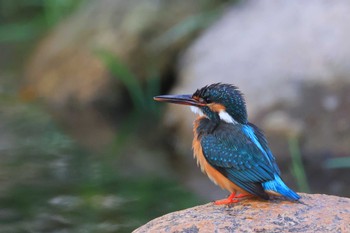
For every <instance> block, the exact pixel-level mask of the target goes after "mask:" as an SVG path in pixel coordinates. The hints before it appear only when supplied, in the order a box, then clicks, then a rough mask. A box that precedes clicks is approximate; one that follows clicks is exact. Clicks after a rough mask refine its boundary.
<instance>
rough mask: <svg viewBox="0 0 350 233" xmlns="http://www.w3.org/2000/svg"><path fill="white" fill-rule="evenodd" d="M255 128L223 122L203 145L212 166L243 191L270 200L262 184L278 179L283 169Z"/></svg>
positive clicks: (205, 139) (204, 137)
mask: <svg viewBox="0 0 350 233" xmlns="http://www.w3.org/2000/svg"><path fill="white" fill-rule="evenodd" d="M257 130H258V129H257V128H256V127H254V126H253V125H239V124H237V125H233V124H226V123H222V124H220V125H219V126H218V128H217V129H216V130H215V131H213V133H211V134H203V135H202V138H201V146H202V149H203V154H204V156H205V158H206V159H207V161H208V162H209V164H211V165H212V166H213V167H214V168H216V169H217V170H218V171H219V172H221V173H222V174H223V175H224V176H226V177H227V178H228V179H230V180H231V181H232V182H234V183H235V184H237V185H238V186H240V187H241V188H242V189H244V190H246V191H248V192H250V193H252V194H255V195H257V196H260V197H262V198H264V199H268V195H267V194H266V193H265V191H264V187H263V185H262V183H264V182H267V181H271V180H274V179H275V174H279V172H280V171H279V169H278V167H277V164H276V163H275V158H274V157H273V155H272V153H271V151H270V150H269V149H268V146H267V142H266V139H265V137H263V134H262V133H261V132H260V131H257Z"/></svg>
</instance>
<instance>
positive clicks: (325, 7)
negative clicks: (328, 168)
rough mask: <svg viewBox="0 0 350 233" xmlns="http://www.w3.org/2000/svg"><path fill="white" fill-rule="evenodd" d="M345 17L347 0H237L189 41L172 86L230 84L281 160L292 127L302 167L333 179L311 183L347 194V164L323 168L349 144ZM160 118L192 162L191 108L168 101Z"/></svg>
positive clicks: (349, 14) (348, 16)
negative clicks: (334, 172) (338, 168)
mask: <svg viewBox="0 0 350 233" xmlns="http://www.w3.org/2000/svg"><path fill="white" fill-rule="evenodd" d="M349 21H350V1H346V0H337V1H331V2H330V1H327V0H311V1H303V0H296V1H281V0H272V1H259V0H249V1H241V3H240V4H239V5H234V6H232V7H231V8H230V9H227V11H226V12H225V14H224V15H223V16H222V17H221V19H220V20H218V22H216V23H215V24H214V25H213V26H212V27H211V28H209V29H208V30H207V31H205V33H203V34H202V35H201V36H200V37H199V38H198V39H197V40H196V41H195V42H194V43H193V44H192V46H190V48H189V49H188V51H187V52H186V53H185V55H184V57H183V59H182V61H181V62H180V67H179V69H180V73H179V74H180V80H179V82H178V84H177V86H176V87H175V88H174V89H173V90H172V93H177V94H182V93H183V94H187V93H189V94H190V93H193V92H194V91H195V90H196V89H197V88H200V87H203V86H204V85H207V84H211V83H214V82H225V83H232V84H235V85H237V86H238V87H239V88H240V90H241V91H242V92H243V93H244V95H245V97H246V102H247V107H248V115H249V120H250V121H251V122H252V123H254V124H256V125H257V126H259V127H260V128H262V129H263V130H264V131H265V133H266V135H267V138H268V141H269V144H270V146H271V149H272V151H273V153H274V154H275V156H276V157H277V158H278V161H279V163H280V164H283V163H282V162H284V161H286V160H287V159H288V158H290V152H289V146H290V145H289V144H288V142H289V139H290V136H291V135H296V136H297V137H298V139H299V140H300V143H299V144H300V150H301V154H302V155H303V158H304V159H305V160H306V161H305V164H309V165H310V166H312V167H307V172H309V173H310V175H309V174H308V175H309V176H310V177H312V176H314V177H315V175H313V174H322V176H324V177H322V179H318V178H319V177H318V176H317V177H315V178H316V179H318V180H330V179H333V180H334V182H332V183H333V184H332V187H331V186H329V187H324V190H317V191H318V192H322V193H334V194H337V195H342V194H344V193H346V194H347V195H348V193H350V189H347V188H346V187H349V185H348V181H346V180H344V177H347V176H348V175H349V171H348V170H347V171H346V169H343V170H342V171H339V173H341V174H339V175H330V172H325V171H324V170H323V169H324V166H323V165H324V164H325V163H326V160H327V159H329V158H332V157H341V156H346V155H348V151H350V144H349V143H348V142H349V140H350V121H349V118H348V116H349V115H350V101H349V100H350V78H349V77H350V65H349V62H348V61H349V59H350V46H349V43H348V42H347V41H349V40H350V27H349V26H348V24H347V23H346V22H349ZM164 119H165V124H166V125H168V126H169V128H171V129H174V132H175V133H176V136H175V139H176V140H173V141H176V143H174V147H176V149H177V151H178V152H179V154H183V155H186V157H185V158H187V160H188V161H187V162H186V164H191V163H192V161H191V156H189V155H190V154H191V151H190V148H191V142H192V122H193V120H194V116H193V113H192V112H191V111H190V110H189V109H185V108H184V107H183V106H175V105H169V108H168V112H167V115H166V117H165V118H164ZM193 167H194V166H193ZM193 167H191V168H188V171H189V172H191V171H195V169H194V168H193ZM345 172H347V175H346V174H345ZM183 174H186V172H183ZM194 176H195V174H188V173H187V174H186V181H187V182H189V183H196V184H195V185H198V180H199V179H198V177H196V178H193V179H192V181H191V177H194ZM332 176H333V178H331V177H332ZM188 177H190V179H189V178H188ZM334 177H337V179H334ZM201 182H202V181H201ZM205 182H206V181H203V183H205ZM316 183H317V181H316V180H311V182H310V184H311V185H314V184H316ZM335 183H338V184H335ZM189 186H191V187H193V184H190V185H189ZM316 186H321V185H315V187H316ZM207 187H211V186H209V185H206V186H205V188H207ZM205 188H204V187H202V188H199V190H202V189H205ZM312 188H313V187H312ZM313 190H315V189H313ZM346 190H347V191H346ZM209 193H212V192H209Z"/></svg>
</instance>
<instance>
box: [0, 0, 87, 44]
mask: <svg viewBox="0 0 350 233" xmlns="http://www.w3.org/2000/svg"><path fill="white" fill-rule="evenodd" d="M81 3H82V0H19V1H8V0H0V42H2V43H3V42H24V41H28V40H33V39H37V38H38V36H39V35H41V33H43V32H44V31H45V30H47V29H49V28H51V27H52V26H54V25H55V24H56V23H58V22H59V21H60V20H61V19H62V18H63V17H64V16H66V15H68V14H69V13H71V12H72V11H73V10H75V9H76V8H77V7H78V6H79V5H80V4H81Z"/></svg>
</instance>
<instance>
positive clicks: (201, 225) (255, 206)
mask: <svg viewBox="0 0 350 233" xmlns="http://www.w3.org/2000/svg"><path fill="white" fill-rule="evenodd" d="M301 196H302V199H301V201H302V203H293V202H289V201H285V200H281V199H277V198H276V199H273V200H270V201H262V200H258V199H247V200H244V201H242V202H239V203H236V204H235V205H232V206H216V205H214V204H213V203H209V204H206V205H201V206H196V207H193V208H189V209H185V210H181V211H177V212H173V213H169V214H167V215H164V216H162V217H159V218H156V219H154V220H152V221H150V222H148V223H147V224H145V225H143V226H141V227H140V228H138V229H136V230H135V231H134V233H145V232H218V233H219V232H220V233H224V232H227V233H231V232H350V199H349V198H343V197H337V196H328V195H323V194H301Z"/></svg>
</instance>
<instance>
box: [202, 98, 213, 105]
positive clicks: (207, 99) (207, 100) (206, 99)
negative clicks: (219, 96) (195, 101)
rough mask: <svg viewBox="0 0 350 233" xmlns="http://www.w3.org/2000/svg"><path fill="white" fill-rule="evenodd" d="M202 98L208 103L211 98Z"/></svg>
mask: <svg viewBox="0 0 350 233" xmlns="http://www.w3.org/2000/svg"><path fill="white" fill-rule="evenodd" d="M204 100H205V102H206V103H208V104H210V103H211V102H212V101H211V99H210V98H209V97H206V98H205V99H204Z"/></svg>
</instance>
